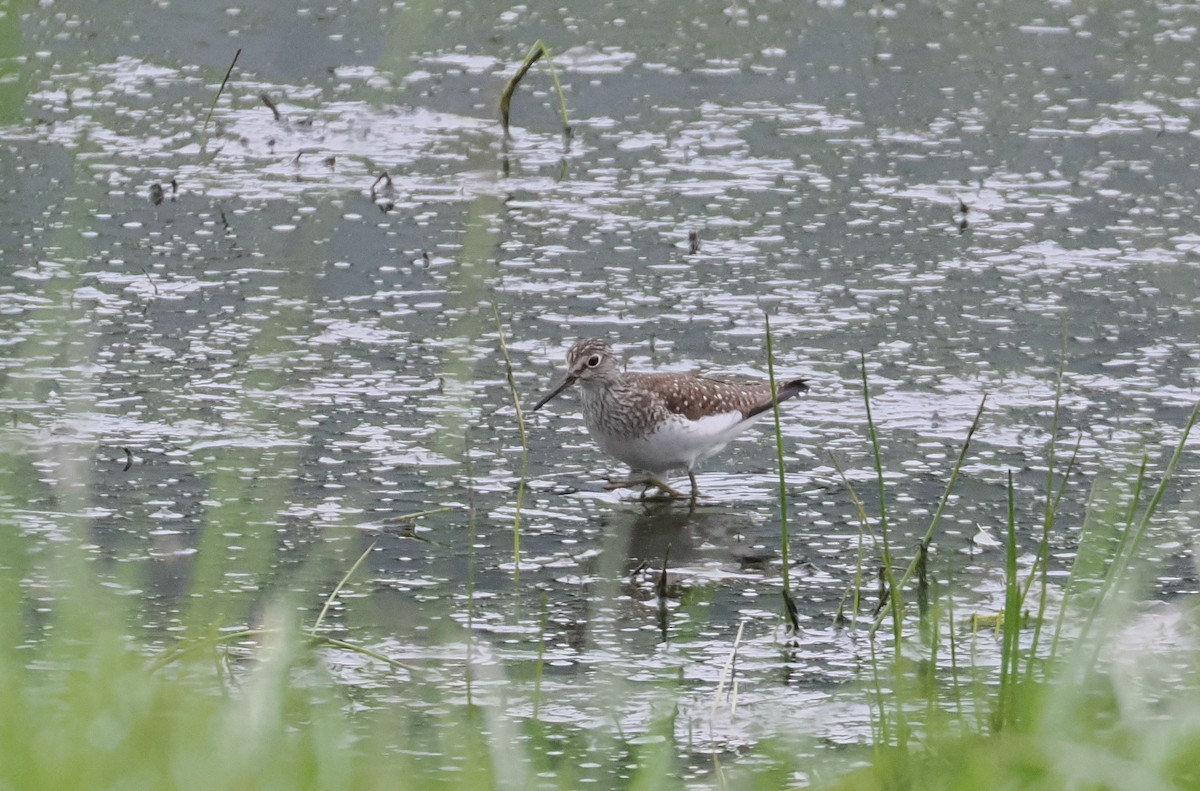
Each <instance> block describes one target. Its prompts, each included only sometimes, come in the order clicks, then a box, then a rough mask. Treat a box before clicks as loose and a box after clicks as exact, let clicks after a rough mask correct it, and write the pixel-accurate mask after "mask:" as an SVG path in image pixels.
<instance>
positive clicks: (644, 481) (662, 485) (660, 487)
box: [606, 475, 695, 500]
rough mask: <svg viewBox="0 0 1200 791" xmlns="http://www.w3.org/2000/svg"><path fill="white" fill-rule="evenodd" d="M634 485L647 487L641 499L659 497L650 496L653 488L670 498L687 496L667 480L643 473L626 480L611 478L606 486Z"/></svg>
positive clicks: (615, 487)
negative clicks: (613, 479) (612, 479)
mask: <svg viewBox="0 0 1200 791" xmlns="http://www.w3.org/2000/svg"><path fill="white" fill-rule="evenodd" d="M633 486H642V487H645V488H643V489H642V493H641V495H640V496H639V499H642V500H647V499H658V497H650V496H649V495H650V492H651V491H652V490H655V491H657V492H658V496H659V497H665V498H670V499H680V498H683V497H686V496H687V495H685V494H684V493H683V492H681V491H679V490H678V489H676V488H675V487H673V486H671V485H670V484H669V483H666V482H665V481H661V480H659V479H658V478H655V477H654V476H653V475H643V476H640V477H635V478H630V479H628V480H624V481H611V480H610V481H609V483H608V486H607V487H606V488H608V490H609V491H612V490H614V489H628V488H630V487H633ZM694 496H695V490H694V489H693V497H694Z"/></svg>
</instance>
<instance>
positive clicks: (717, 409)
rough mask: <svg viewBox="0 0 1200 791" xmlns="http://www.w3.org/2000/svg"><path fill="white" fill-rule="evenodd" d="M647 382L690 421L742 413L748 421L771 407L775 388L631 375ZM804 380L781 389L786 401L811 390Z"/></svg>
mask: <svg viewBox="0 0 1200 791" xmlns="http://www.w3.org/2000/svg"><path fill="white" fill-rule="evenodd" d="M629 376H636V377H637V378H639V379H641V380H643V382H645V384H646V385H648V386H649V389H651V390H653V392H654V393H655V394H656V395H657V396H658V398H659V399H660V403H661V404H662V406H663V407H664V408H665V409H666V410H667V411H668V412H671V413H673V414H676V415H683V416H684V417H685V418H687V419H688V420H699V419H700V418H702V417H705V416H707V415H714V414H721V413H725V412H734V411H737V412H741V413H742V419H743V420H747V419H749V418H752V417H754V416H755V415H757V414H759V413H760V412H762V411H763V410H764V409H769V408H770V407H771V388H770V386H769V385H768V384H767V383H766V382H762V381H736V380H732V379H718V378H716V377H710V376H697V375H696V374H687V373H679V374H629ZM807 389H808V386H807V385H806V384H805V383H804V380H803V379H795V380H793V381H791V382H788V383H787V384H785V385H784V386H782V387H781V388H780V389H779V400H780V401H784V400H786V399H788V398H791V397H792V396H794V395H796V394H797V393H801V392H803V391H804V390H807Z"/></svg>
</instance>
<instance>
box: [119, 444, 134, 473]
mask: <svg viewBox="0 0 1200 791" xmlns="http://www.w3.org/2000/svg"><path fill="white" fill-rule="evenodd" d="M121 450H123V451H125V469H123V470H121V472H129V468H130V467H132V466H133V451H131V450H130V449H129V448H121Z"/></svg>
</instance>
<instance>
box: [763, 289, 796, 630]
mask: <svg viewBox="0 0 1200 791" xmlns="http://www.w3.org/2000/svg"><path fill="white" fill-rule="evenodd" d="M763 322H764V327H765V329H766V334H767V378H768V380H769V381H770V384H771V396H772V397H771V414H772V415H773V416H774V418H775V459H776V462H777V463H778V470H779V551H780V553H781V554H782V555H783V611H784V614H785V615H786V616H787V619H788V625H789V626H790V627H791V630H792V631H793V632H798V631H799V630H800V617H799V614H798V612H797V609H796V602H795V601H794V600H793V599H792V582H791V564H792V560H791V554H790V546H789V541H788V508H787V474H786V471H785V469H784V466H783V426H782V424H781V423H780V421H779V399H778V398H775V393H776V392H777V390H776V389H775V349H774V347H773V346H772V344H771V317H770V316H769V315H767V314H766V313H764V314H763Z"/></svg>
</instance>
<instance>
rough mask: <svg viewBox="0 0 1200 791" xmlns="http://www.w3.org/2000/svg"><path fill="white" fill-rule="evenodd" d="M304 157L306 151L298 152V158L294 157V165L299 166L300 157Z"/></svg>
mask: <svg viewBox="0 0 1200 791" xmlns="http://www.w3.org/2000/svg"><path fill="white" fill-rule="evenodd" d="M302 156H304V149H301V150H299V151H297V152H296V156H294V157H292V164H293V165H299V164H300V157H302Z"/></svg>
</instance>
